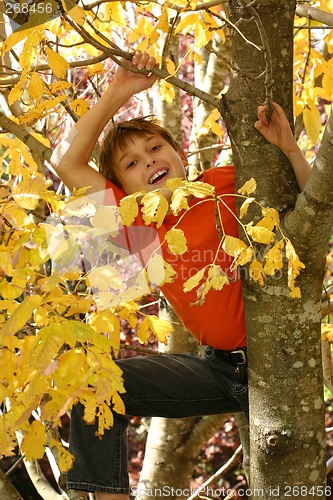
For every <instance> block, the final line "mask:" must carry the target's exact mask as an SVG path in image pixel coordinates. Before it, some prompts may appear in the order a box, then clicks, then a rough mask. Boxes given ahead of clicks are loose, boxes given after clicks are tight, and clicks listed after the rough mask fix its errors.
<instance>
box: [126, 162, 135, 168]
mask: <svg viewBox="0 0 333 500" xmlns="http://www.w3.org/2000/svg"><path fill="white" fill-rule="evenodd" d="M135 165H136V161H135V160H133V161H131V163H129V164H128V165H127V168H131V167H134V166H135Z"/></svg>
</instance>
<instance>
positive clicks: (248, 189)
mask: <svg viewBox="0 0 333 500" xmlns="http://www.w3.org/2000/svg"><path fill="white" fill-rule="evenodd" d="M256 189H257V183H256V181H255V180H254V179H253V177H252V178H251V179H250V180H248V181H246V182H245V184H244V185H243V186H242V187H241V188H239V189H238V191H237V192H238V193H240V194H243V195H244V196H249V195H250V194H252V193H253V192H254V191H255V190H256Z"/></svg>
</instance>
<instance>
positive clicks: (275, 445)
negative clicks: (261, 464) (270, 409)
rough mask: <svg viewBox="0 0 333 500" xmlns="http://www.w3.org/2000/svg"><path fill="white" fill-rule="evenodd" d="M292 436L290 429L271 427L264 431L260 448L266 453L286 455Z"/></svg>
mask: <svg viewBox="0 0 333 500" xmlns="http://www.w3.org/2000/svg"><path fill="white" fill-rule="evenodd" d="M290 438H291V430H289V429H270V430H269V431H266V432H263V433H262V436H261V439H260V442H259V449H260V450H261V452H262V453H263V454H265V455H285V454H286V453H288V446H289V440H290Z"/></svg>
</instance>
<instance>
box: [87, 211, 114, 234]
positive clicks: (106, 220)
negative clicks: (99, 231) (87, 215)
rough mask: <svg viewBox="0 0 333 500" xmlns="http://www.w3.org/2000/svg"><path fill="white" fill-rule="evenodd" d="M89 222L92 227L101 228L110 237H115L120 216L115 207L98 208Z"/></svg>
mask: <svg viewBox="0 0 333 500" xmlns="http://www.w3.org/2000/svg"><path fill="white" fill-rule="evenodd" d="M91 222H92V225H93V226H94V227H102V228H103V229H106V230H107V231H109V232H110V233H111V234H112V236H117V235H118V233H119V225H120V215H119V212H118V209H117V207H115V206H106V205H102V206H98V207H97V209H96V212H95V215H94V216H93V217H92V219H91Z"/></svg>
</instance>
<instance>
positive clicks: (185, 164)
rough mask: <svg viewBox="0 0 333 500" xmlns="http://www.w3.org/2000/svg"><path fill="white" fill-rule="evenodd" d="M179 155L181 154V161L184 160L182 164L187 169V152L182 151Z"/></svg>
mask: <svg viewBox="0 0 333 500" xmlns="http://www.w3.org/2000/svg"><path fill="white" fill-rule="evenodd" d="M178 154H179V156H180V158H181V160H182V162H183V165H184V167H187V165H188V160H187V156H186V153H185V151H184V150H183V149H180V150H179V151H178Z"/></svg>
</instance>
